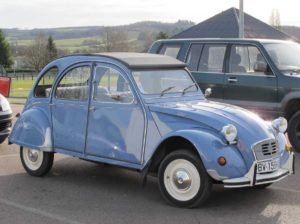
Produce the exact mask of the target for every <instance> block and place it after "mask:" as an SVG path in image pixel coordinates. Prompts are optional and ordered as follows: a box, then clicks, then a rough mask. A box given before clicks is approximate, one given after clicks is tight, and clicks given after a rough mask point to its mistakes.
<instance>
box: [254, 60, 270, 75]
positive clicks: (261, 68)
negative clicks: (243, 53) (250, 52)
mask: <svg viewBox="0 0 300 224" xmlns="http://www.w3.org/2000/svg"><path fill="white" fill-rule="evenodd" d="M254 71H255V72H263V73H266V72H267V71H268V65H267V63H265V62H256V63H255V65H254Z"/></svg>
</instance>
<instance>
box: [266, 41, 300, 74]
mask: <svg viewBox="0 0 300 224" xmlns="http://www.w3.org/2000/svg"><path fill="white" fill-rule="evenodd" d="M264 46H265V48H266V50H267V51H268V53H269V55H270V57H271V58H272V60H273V62H274V63H275V65H276V66H277V68H278V69H279V70H299V69H300V45H299V44H296V43H268V44H264Z"/></svg>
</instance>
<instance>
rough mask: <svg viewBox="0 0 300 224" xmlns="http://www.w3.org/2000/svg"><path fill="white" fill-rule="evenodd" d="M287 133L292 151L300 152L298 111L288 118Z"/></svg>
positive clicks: (299, 113)
mask: <svg viewBox="0 0 300 224" xmlns="http://www.w3.org/2000/svg"><path fill="white" fill-rule="evenodd" d="M287 132H288V137H289V140H290V143H291V144H292V146H293V148H294V150H295V151H296V152H300V136H297V133H298V135H299V134H300V111H299V112H297V113H295V114H294V115H293V116H292V117H291V118H290V120H289V125H288V130H287Z"/></svg>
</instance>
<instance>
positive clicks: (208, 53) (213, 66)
mask: <svg viewBox="0 0 300 224" xmlns="http://www.w3.org/2000/svg"><path fill="white" fill-rule="evenodd" d="M225 51H226V45H221V44H206V45H205V46H204V48H203V51H202V54H201V59H200V64H199V69H198V70H199V71H201V72H217V73H220V72H222V71H223V63H224V57H225Z"/></svg>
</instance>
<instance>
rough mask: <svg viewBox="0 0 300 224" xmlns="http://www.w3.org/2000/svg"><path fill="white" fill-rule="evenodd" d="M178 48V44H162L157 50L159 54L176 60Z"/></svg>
mask: <svg viewBox="0 0 300 224" xmlns="http://www.w3.org/2000/svg"><path fill="white" fill-rule="evenodd" d="M180 47H181V45H179V44H164V45H163V46H162V47H161V49H160V50H159V54H162V55H167V56H170V57H173V58H177V56H178V53H179V50H180Z"/></svg>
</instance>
